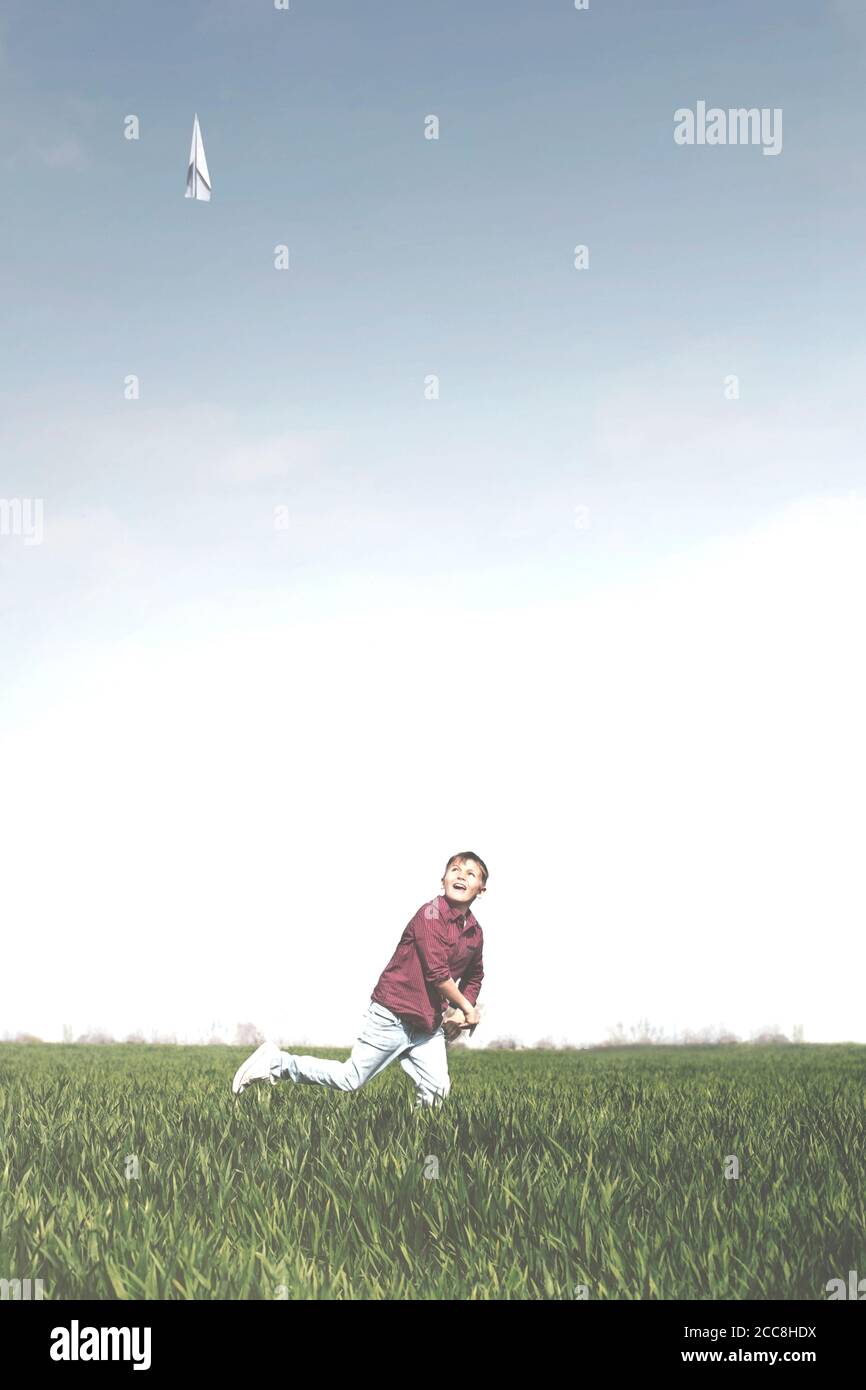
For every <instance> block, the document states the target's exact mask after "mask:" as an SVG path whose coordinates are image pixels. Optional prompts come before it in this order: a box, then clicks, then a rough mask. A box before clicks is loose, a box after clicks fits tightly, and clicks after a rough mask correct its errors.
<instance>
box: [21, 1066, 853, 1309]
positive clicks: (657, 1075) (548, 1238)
mask: <svg viewBox="0 0 866 1390" xmlns="http://www.w3.org/2000/svg"><path fill="white" fill-rule="evenodd" d="M284 1046H286V1047H287V1049H288V1050H291V1044H290V1043H286V1044H284ZM249 1050H250V1049H249V1048H235V1047H198V1048H197V1047H165V1046H163V1047H160V1046H152V1047H148V1046H137V1045H117V1046H66V1045H60V1044H56V1045H49V1044H41V1045H40V1044H29V1045H16V1044H8V1043H7V1044H2V1045H0V1124H2V1167H3V1181H2V1186H0V1278H20V1279H24V1278H30V1279H35V1278H37V1277H38V1278H41V1279H42V1280H43V1288H44V1298H46V1299H50V1298H71V1299H76V1298H91V1299H113V1298H134V1299H138V1298H155V1299H213V1298H230V1299H235V1298H243V1299H250V1298H252V1299H273V1298H281V1297H282V1298H286V1297H288V1298H291V1299H298V1298H302V1299H335V1298H351V1299H378V1298H390V1299H406V1298H408V1299H415V1298H422V1299H423V1298H446V1299H512V1298H517V1299H574V1298H576V1297H581V1296H584V1297H588V1298H590V1299H809V1300H825V1299H826V1298H827V1293H826V1292H825V1286H826V1283H827V1281H828V1280H829V1279H831V1278H836V1277H840V1278H843V1279H847V1275H848V1271H849V1270H852V1269H855V1270H858V1271H859V1274H860V1276H861V1277H863V1276H864V1275H866V1166H864V1154H866V1047H856V1046H832V1047H830V1046H827V1047H819V1046H809V1045H794V1046H788V1047H781V1046H776V1047H752V1046H740V1047H705V1048H700V1047H696V1048H678V1047H647V1048H616V1049H608V1050H601V1051H594V1052H534V1051H525V1052H522V1051H518V1052H508V1051H493V1052H483V1051H468V1050H464V1049H459V1048H456V1049H452V1050H451V1052H450V1055H449V1066H450V1069H451V1079H452V1089H451V1094H450V1096H449V1097H448V1099H447V1101H446V1103H445V1108H444V1109H442V1110H441V1111H438V1112H431V1111H424V1112H419V1113H413V1111H412V1109H411V1100H412V1087H411V1085H410V1083H409V1081H408V1079H407V1078H406V1076H405V1075H404V1074H403V1073H402V1071H401V1069H400V1067H399V1066H398V1065H397V1064H396V1063H395V1064H394V1065H393V1066H392V1067H391V1068H389V1070H388V1071H387V1072H386V1073H385V1074H384V1075H383V1076H381V1077H379V1078H377V1079H376V1080H374V1081H372V1082H370V1083H369V1084H368V1085H367V1086H366V1087H364V1088H362V1089H361V1090H360V1091H357V1092H355V1093H353V1094H342V1093H337V1092H334V1091H329V1090H326V1089H325V1088H323V1087H314V1086H293V1085H292V1083H291V1082H282V1083H281V1084H280V1085H279V1086H277V1087H273V1088H272V1087H270V1086H268V1085H266V1084H263V1083H256V1084H255V1085H253V1086H251V1087H250V1088H249V1089H248V1090H247V1091H245V1092H244V1093H243V1095H241V1096H240V1097H237V1098H236V1097H233V1096H232V1095H231V1091H230V1084H231V1078H232V1075H233V1072H234V1070H235V1068H236V1066H237V1065H238V1064H239V1063H240V1062H241V1061H242V1060H243V1058H244V1056H245V1055H247V1053H248V1052H249ZM295 1050H300V1051H309V1050H310V1049H309V1048H306V1047H305V1048H301V1049H297V1048H296V1049H295ZM315 1050H316V1051H317V1052H319V1053H320V1055H323V1056H332V1057H345V1056H347V1051H346V1050H343V1051H340V1050H327V1049H315ZM728 1155H736V1156H737V1157H738V1158H739V1163H740V1176H739V1178H736V1179H734V1178H726V1177H725V1168H726V1158H727V1156H728ZM128 1156H132V1157H128ZM136 1163H137V1166H138V1176H137V1177H135V1176H127V1175H126V1173H127V1169H129V1171H130V1173H133V1172H134V1170H135V1166H136ZM582 1285H583V1286H585V1292H584V1291H582V1290H581V1287H580V1286H582Z"/></svg>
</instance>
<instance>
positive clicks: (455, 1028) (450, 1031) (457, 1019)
mask: <svg viewBox="0 0 866 1390" xmlns="http://www.w3.org/2000/svg"><path fill="white" fill-rule="evenodd" d="M442 1026H443V1028H444V1030H445V1036H446V1038H447V1039H448V1041H449V1042H453V1041H454V1039H455V1038H456V1037H457V1035H458V1034H459V1033H461V1032H462V1031H463V1029H464V1028H465V1027H466V1023H465V1014H464V1013H463V1010H462V1009H446V1010H445V1013H444V1014H443V1015H442Z"/></svg>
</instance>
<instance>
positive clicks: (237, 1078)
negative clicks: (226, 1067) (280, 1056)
mask: <svg viewBox="0 0 866 1390" xmlns="http://www.w3.org/2000/svg"><path fill="white" fill-rule="evenodd" d="M277 1050H278V1049H277V1048H276V1047H275V1046H274V1044H273V1043H271V1042H263V1043H261V1045H260V1046H259V1047H257V1048H256V1050H255V1052H254V1053H253V1054H252V1056H251V1057H248V1058H247V1060H246V1061H245V1062H242V1063H241V1065H240V1066H239V1067H238V1069H237V1071H236V1072H235V1075H234V1080H233V1081H232V1095H235V1096H239V1095H240V1094H241V1092H242V1091H245V1090H246V1088H247V1086H251V1085H252V1083H253V1082H254V1081H265V1080H268V1081H270V1083H271V1085H272V1086H276V1084H277V1078H276V1077H275V1076H268V1077H264V1076H251V1077H250V1079H249V1080H247V1079H246V1077H247V1073H248V1072H250V1071H252V1070H253V1068H254V1065H255V1061H256V1058H257V1057H258V1055H259V1053H260V1052H261V1053H263V1055H267V1054H268V1053H273V1052H275V1051H277Z"/></svg>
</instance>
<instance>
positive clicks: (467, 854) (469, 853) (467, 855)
mask: <svg viewBox="0 0 866 1390" xmlns="http://www.w3.org/2000/svg"><path fill="white" fill-rule="evenodd" d="M462 859H474V860H475V863H476V864H477V865H478V866H479V868H480V869H481V880H482V887H483V888H486V887H487V865H486V864H485V862H484V860H483V859H482V858H481V857H480V855H478V854H476V853H475V851H474V850H471V849H467V850H464V852H463V853H462V854H452V856H451V858H450V859H449V860H448V863H447V864H446V865H445V873H446V874H447V872H448V870H449V869H450V868H451V865H452V864H458V863H459V862H460V860H462Z"/></svg>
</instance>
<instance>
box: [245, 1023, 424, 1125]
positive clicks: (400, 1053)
mask: <svg viewBox="0 0 866 1390" xmlns="http://www.w3.org/2000/svg"><path fill="white" fill-rule="evenodd" d="M397 1059H399V1062H400V1066H401V1067H402V1068H403V1070H404V1071H405V1072H406V1074H407V1076H410V1077H411V1078H412V1081H413V1082H414V1084H415V1105H414V1108H415V1109H416V1110H418V1109H420V1108H421V1106H432V1105H434V1104H435V1103H436V1101H439V1102H440V1104H441V1102H442V1101H444V1099H445V1097H446V1096H447V1094H448V1092H449V1091H450V1090H451V1081H450V1079H449V1076H448V1058H447V1056H446V1053H445V1029H444V1028H443V1026H442V1024H441V1023H440V1025H439V1027H438V1028H437V1029H436V1031H435V1033H424V1032H422V1031H421V1030H420V1029H416V1028H412V1027H410V1026H409V1025H408V1024H406V1023H404V1022H403V1020H402V1019H400V1018H398V1017H397V1015H396V1014H392V1012H391V1010H390V1009H386V1008H385V1006H384V1004H377V1003H376V1002H375V1001H374V1000H372V999H371V1000H370V1003H369V1004H368V1006H367V1008H366V1009H365V1010H364V1015H363V1018H362V1019H361V1028H360V1031H359V1033H358V1041H357V1042H356V1043H355V1046H354V1047H353V1048H352V1055H351V1057H349V1059H348V1061H345V1062H332V1061H329V1060H328V1059H327V1058H324V1057H298V1056H296V1055H295V1054H294V1053H292V1052H281V1053H280V1062H279V1078H278V1079H279V1080H281V1081H294V1082H306V1083H307V1084H308V1085H311V1086H330V1087H332V1088H333V1089H334V1090H337V1091H357V1090H358V1088H359V1087H360V1086H364V1085H366V1083H367V1082H368V1081H372V1079H373V1077H374V1076H378V1075H379V1073H380V1072H382V1071H384V1070H385V1068H386V1067H387V1066H390V1064H391V1063H392V1062H393V1061H395V1060H397ZM272 1070H273V1074H274V1075H275V1076H276V1075H277V1069H276V1064H275V1065H274V1067H273V1068H272Z"/></svg>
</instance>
